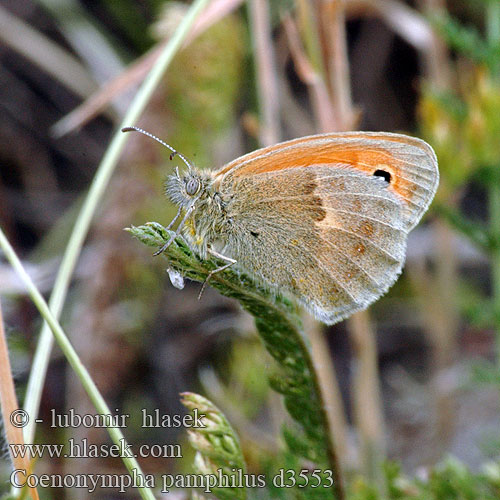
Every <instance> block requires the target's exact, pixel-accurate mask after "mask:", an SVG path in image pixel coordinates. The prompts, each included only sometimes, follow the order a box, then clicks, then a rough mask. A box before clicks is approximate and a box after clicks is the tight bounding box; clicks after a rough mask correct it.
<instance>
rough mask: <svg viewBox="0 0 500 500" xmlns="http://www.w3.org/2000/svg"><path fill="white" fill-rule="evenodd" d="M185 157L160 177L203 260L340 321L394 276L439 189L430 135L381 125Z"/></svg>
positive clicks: (384, 288) (322, 317) (322, 318)
mask: <svg viewBox="0 0 500 500" xmlns="http://www.w3.org/2000/svg"><path fill="white" fill-rule="evenodd" d="M129 130H136V131H139V132H141V133H144V134H146V135H148V136H150V137H152V138H154V139H156V140H158V141H159V142H161V143H162V144H164V145H165V146H167V147H168V148H169V149H170V150H171V151H172V155H171V157H172V156H173V155H176V154H177V155H179V156H180V157H181V159H182V160H183V161H184V162H185V164H186V165H187V169H186V170H185V172H183V173H182V174H181V173H180V172H179V169H176V171H175V172H174V173H173V174H172V175H170V176H169V177H168V179H167V182H166V194H167V196H168V198H169V199H170V200H171V201H172V202H173V203H175V204H177V205H178V207H179V210H178V213H177V215H176V217H175V218H174V219H173V220H172V222H171V223H170V225H169V227H168V229H170V228H171V227H172V226H173V224H174V223H175V222H176V221H178V220H179V219H180V222H179V225H178V227H177V231H176V233H175V235H174V236H172V238H171V239H170V241H168V242H167V243H166V244H165V245H164V246H163V247H162V248H161V249H160V250H159V251H158V252H157V254H158V253H161V252H163V251H164V250H165V249H166V248H167V247H168V246H169V245H170V244H171V243H172V241H173V239H174V237H175V236H177V235H178V234H179V233H181V232H182V235H183V236H184V238H185V239H186V241H187V243H188V245H189V246H190V247H191V249H192V250H193V251H194V252H195V253H197V254H198V255H199V256H200V257H202V258H206V257H207V256H208V255H212V256H215V257H217V258H219V259H221V260H222V261H223V262H225V264H224V265H223V266H221V267H220V268H218V269H216V270H215V271H212V273H211V274H210V275H209V277H210V276H211V275H213V274H214V273H216V272H219V271H221V270H223V269H226V268H228V267H230V266H236V267H237V268H238V269H241V270H243V271H245V272H246V273H247V274H249V275H251V276H253V277H254V279H256V280H257V281H258V282H260V283H262V284H264V285H265V286H267V287H269V288H270V289H273V290H276V291H277V292H278V293H281V294H283V295H288V296H292V297H294V298H295V299H296V300H297V301H298V302H299V303H300V304H301V305H302V306H304V307H305V308H306V309H307V310H308V311H309V312H310V313H312V314H313V315H314V316H315V317H316V318H317V319H318V320H320V321H322V322H324V323H326V324H333V323H336V322H338V321H340V320H342V319H344V318H346V317H348V316H350V315H351V314H352V313H354V312H356V311H359V310H362V309H365V308H366V307H368V306H369V305H370V304H371V303H373V302H374V301H376V300H377V299H378V298H379V297H380V296H382V295H383V294H384V293H386V292H387V290H388V289H389V288H390V287H391V285H393V284H394V282H395V281H396V279H397V278H398V276H399V274H400V273H401V270H402V267H403V265H404V261H405V254H406V244H407V238H408V233H409V232H410V231H411V230H412V229H413V228H414V227H415V226H416V225H417V223H418V222H419V221H420V219H421V218H422V215H423V214H424V213H425V211H426V210H427V208H428V207H429V205H430V203H431V201H432V199H433V197H434V195H435V193H436V190H437V187H438V183H439V171H438V166H437V159H436V155H435V153H434V151H433V149H432V148H431V146H429V145H428V144H427V143H426V142H424V141H422V140H420V139H417V138H413V137H409V136H406V135H401V134H393V133H383V132H346V133H329V134H320V135H313V136H309V137H302V138H299V139H293V140H290V141H286V142H282V143H279V144H276V145H273V146H269V147H265V148H262V149H258V150H256V151H254V152H252V153H249V154H246V155H244V156H241V157H239V158H237V159H235V160H233V161H232V162H230V163H228V164H227V165H225V166H223V167H222V168H220V169H219V170H215V171H206V170H199V169H197V168H195V167H194V166H193V165H192V164H191V163H190V162H189V161H188V160H187V159H186V158H185V157H183V156H182V155H180V154H179V153H178V152H177V151H175V150H174V149H173V148H172V147H171V146H169V145H168V144H166V143H164V142H163V141H161V140H160V139H158V138H157V137H155V136H153V135H152V134H149V133H148V132H146V131H144V130H142V129H138V128H136V127H127V128H126V129H124V131H129Z"/></svg>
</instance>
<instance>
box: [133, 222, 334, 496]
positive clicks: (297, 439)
mask: <svg viewBox="0 0 500 500" xmlns="http://www.w3.org/2000/svg"><path fill="white" fill-rule="evenodd" d="M129 231H130V232H131V233H132V234H133V235H134V236H135V237H136V238H138V239H139V240H140V241H142V242H143V243H145V244H146V245H149V246H152V247H155V248H158V247H160V246H162V245H163V244H164V243H165V242H166V241H168V239H169V238H170V236H171V235H172V234H173V233H172V232H171V231H167V230H166V229H165V228H164V227H163V226H161V225H160V224H158V223H156V222H150V223H148V224H146V225H144V226H140V227H132V228H131V229H129ZM163 255H164V256H165V257H166V258H167V259H168V261H169V265H170V267H171V268H172V269H174V270H175V271H178V272H179V273H181V274H182V275H183V276H184V277H186V278H189V279H192V280H195V281H200V282H203V281H204V280H205V279H206V278H207V276H208V274H209V272H210V271H211V270H213V269H217V268H218V267H220V266H221V264H222V263H221V262H218V261H217V260H214V259H209V260H206V261H202V260H201V259H200V258H199V257H197V256H196V255H194V254H193V253H192V252H191V251H190V249H189V248H188V246H187V245H186V243H185V242H184V241H183V239H182V238H177V239H176V240H175V241H174V243H173V244H172V245H170V247H169V248H168V249H167V250H166V252H165V253H164V254H163ZM210 284H211V286H213V287H214V288H216V289H217V290H219V291H220V292H221V293H222V294H223V295H226V296H228V297H232V298H235V299H237V300H238V301H239V302H240V304H241V305H242V307H243V308H244V309H246V310H247V311H249V312H250V313H251V314H252V315H253V316H254V318H255V324H256V326H257V330H258V333H259V335H260V337H261V339H262V341H263V343H264V345H265V347H266V349H267V350H268V352H269V353H270V354H271V356H272V357H273V358H274V359H275V360H276V361H277V362H278V365H279V370H278V371H277V372H276V373H274V374H273V375H272V376H271V385H272V387H273V388H274V389H275V390H276V391H277V392H279V393H280V394H282V395H283V396H284V402H285V406H286V408H287V410H288V412H289V413H290V415H291V416H292V418H293V419H294V420H295V421H296V422H297V423H298V424H300V429H301V430H299V428H294V429H293V431H291V430H287V431H285V440H286V442H287V444H288V447H289V449H290V451H291V452H292V453H293V454H294V455H295V456H296V457H297V458H305V459H307V460H312V461H313V462H314V463H315V464H317V465H318V466H319V467H321V468H322V469H325V468H327V469H333V475H334V478H335V480H336V481H337V480H338V476H337V474H338V469H337V468H336V467H337V464H336V463H332V462H335V460H332V457H333V451H332V450H331V448H330V447H331V438H330V436H329V434H328V426H327V421H326V415H325V412H324V408H323V404H322V400H321V397H320V391H319V388H318V385H317V384H318V383H317V379H316V374H315V371H314V367H313V365H312V361H311V356H310V351H309V346H308V343H307V339H306V338H305V335H304V332H303V330H302V325H301V322H300V318H299V316H298V315H297V312H296V309H295V307H294V306H293V305H292V304H291V303H290V302H289V301H288V300H287V299H285V298H283V297H277V296H275V295H273V294H271V293H270V292H269V290H267V289H266V288H265V287H263V286H261V285H260V284H258V283H255V282H254V281H253V280H251V279H250V278H249V277H248V276H246V275H244V274H241V273H238V272H237V271H235V270H232V269H226V270H224V271H222V272H219V273H216V274H215V275H214V276H212V278H211V280H210ZM295 465H297V466H298V467H299V461H296V462H295ZM299 468H300V467H299ZM298 491H299V492H300V494H301V495H302V494H303V495H305V496H304V497H302V496H300V497H297V498H306V496H307V498H322V495H323V494H324V492H325V491H326V489H322V488H315V489H314V491H313V490H312V488H303V489H300V490H298ZM298 495H299V493H298ZM311 495H315V496H314V497H313V496H311Z"/></svg>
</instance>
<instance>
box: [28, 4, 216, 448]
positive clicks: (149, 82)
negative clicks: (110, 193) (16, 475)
mask: <svg viewBox="0 0 500 500" xmlns="http://www.w3.org/2000/svg"><path fill="white" fill-rule="evenodd" d="M208 1H209V0H195V1H194V2H193V4H192V6H191V8H190V9H189V11H188V12H187V14H186V16H185V17H184V19H183V20H182V22H181V23H180V24H179V27H178V28H177V30H176V31H175V33H174V35H173V36H172V38H171V39H170V41H169V43H168V44H167V45H166V46H165V49H164V50H163V51H162V52H161V53H160V55H159V57H158V59H157V61H156V63H155V65H154V67H153V69H152V70H151V72H150V73H149V75H148V76H147V78H146V79H145V80H144V82H143V84H142V86H141V88H140V89H139V91H138V92H137V95H136V96H135V98H134V101H133V102H132V104H131V106H130V108H129V109H128V111H127V113H126V114H125V117H124V118H123V121H122V123H121V124H120V126H119V127H118V130H117V132H116V133H115V135H114V137H113V139H112V141H111V143H110V145H109V147H108V149H107V150H106V153H105V154H104V157H103V159H102V161H101V163H100V165H99V167H98V169H97V173H96V175H95V177H94V179H93V181H92V184H91V186H90V189H89V192H88V194H87V197H86V199H85V201H84V203H83V206H82V208H81V211H80V213H79V215H78V217H77V220H76V222H75V226H74V228H73V232H72V233H71V236H70V238H69V241H68V245H67V247H66V250H65V252H64V256H63V259H62V262H61V267H60V268H59V272H58V274H57V277H56V280H55V283H54V288H53V291H52V294H51V296H50V300H49V306H50V310H51V311H52V313H53V315H54V317H55V318H56V319H58V318H59V317H60V315H61V311H62V308H63V305H64V301H65V300H66V295H67V292H68V287H69V283H70V280H71V275H72V274H73V271H74V269H75V265H76V262H77V260H78V257H79V255H80V252H81V249H82V246H83V242H84V240H85V237H86V236H87V233H88V230H89V227H90V223H91V221H92V218H93V216H94V214H95V211H96V207H97V205H98V203H99V201H100V200H101V198H102V195H103V193H104V191H105V189H106V187H107V185H108V183H109V180H110V178H111V175H112V173H113V171H114V169H115V167H116V164H117V163H118V159H119V156H120V154H121V152H122V150H123V148H124V146H125V142H126V134H123V133H122V132H121V131H120V130H121V128H122V127H125V126H128V125H134V124H135V123H136V121H137V120H138V118H139V116H140V115H141V113H142V112H143V111H144V109H145V107H146V105H147V103H148V102H149V100H150V98H151V96H152V94H153V92H154V90H155V89H156V87H157V86H158V84H159V83H160V81H161V79H162V77H163V75H164V74H165V71H166V69H167V68H168V65H169V64H170V62H171V61H172V59H173V57H174V55H175V54H176V53H177V52H178V50H179V49H180V48H181V46H182V43H183V41H184V40H185V39H186V36H187V35H188V33H189V30H190V28H191V27H192V25H193V23H194V21H195V20H196V18H197V16H198V15H199V14H200V12H201V11H202V9H203V8H204V7H205V6H206V4H207V3H208ZM52 345H53V337H52V335H51V331H50V328H49V325H48V324H47V322H45V323H44V325H43V327H42V331H41V334H40V338H39V341H38V345H37V349H36V352H35V356H34V360H33V367H32V370H31V373H30V377H29V380H28V388H27V394H26V400H25V403H24V408H25V410H26V411H27V412H28V415H30V417H31V418H30V423H29V425H28V426H27V427H26V428H25V429H24V431H25V432H24V438H25V441H26V443H32V442H33V438H34V435H35V419H36V415H37V414H38V409H39V406H40V398H41V394H42V388H43V384H44V381H45V376H46V373H47V366H48V363H49V357H50V352H51V350H52Z"/></svg>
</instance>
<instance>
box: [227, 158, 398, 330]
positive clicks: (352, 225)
mask: <svg viewBox="0 0 500 500" xmlns="http://www.w3.org/2000/svg"><path fill="white" fill-rule="evenodd" d="M293 174H294V175H293V176H290V172H287V171H277V172H269V173H265V174H259V175H255V176H251V177H245V178H240V179H239V180H237V181H234V183H233V184H232V186H231V192H232V193H233V195H234V196H233V202H232V203H230V204H229V206H228V216H229V217H230V219H231V221H232V231H233V232H232V233H231V236H230V238H229V240H228V245H227V249H226V251H227V252H228V253H229V255H230V256H231V257H234V258H235V259H236V260H237V262H238V265H239V266H240V267H241V268H243V269H244V270H245V271H247V272H251V273H253V274H254V275H255V276H256V277H257V278H258V279H260V280H262V281H263V282H264V283H266V284H267V285H269V286H271V287H275V288H276V289H278V290H279V291H281V292H284V293H290V294H292V295H294V296H295V297H296V298H297V299H298V300H299V301H300V302H301V303H302V304H303V305H304V306H305V307H306V308H307V309H308V310H309V311H310V312H311V313H312V314H314V315H315V316H316V317H317V318H318V319H320V320H321V321H323V322H325V323H329V324H330V323H335V322H337V321H340V320H341V319H343V318H345V317H347V316H349V315H350V314H352V313H353V312H355V311H357V310H360V309H364V308H365V307H367V306H368V305H369V304H370V303H372V302H374V301H375V300H376V299H377V298H378V297H380V296H381V295H382V294H383V293H385V292H386V291H387V289H388V288H389V287H390V286H391V285H392V284H393V283H394V281H395V280H396V278H397V276H398V275H399V273H400V272H401V267H402V265H403V262H404V256H405V246H406V237H407V230H406V228H405V225H404V222H403V217H402V213H403V208H404V207H403V204H402V202H401V200H399V199H398V198H397V197H396V196H394V195H393V194H392V193H391V192H390V191H389V190H388V189H387V185H386V183H385V181H384V180H382V179H380V178H377V177H373V176H366V175H365V174H360V173H359V172H356V171H354V170H352V169H339V168H331V167H310V168H307V169H305V168H298V169H296V170H295V171H294V173H293Z"/></svg>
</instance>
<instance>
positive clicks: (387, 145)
mask: <svg viewBox="0 0 500 500" xmlns="http://www.w3.org/2000/svg"><path fill="white" fill-rule="evenodd" d="M317 166H331V168H334V169H338V168H349V167H350V168H352V169H354V170H356V171H357V172H359V173H365V174H366V175H368V176H372V175H375V176H377V175H381V176H385V178H389V186H388V189H389V190H390V191H391V192H392V193H393V194H395V195H396V196H397V197H399V198H400V199H401V200H402V201H403V202H404V204H403V206H404V210H403V214H402V218H403V221H404V224H405V226H406V228H407V230H408V231H409V230H410V229H412V228H413V227H414V226H415V225H416V224H417V223H418V221H419V220H420V218H421V216H422V214H423V213H424V212H425V210H426V209H427V208H428V206H429V204H430V202H431V200H432V198H433V197H434V194H435V191H436V189H437V185H438V181H439V174H438V169H437V161H436V156H435V154H434V151H433V150H432V148H431V147H430V146H429V145H428V144H426V143H425V142H424V141H421V140H420V139H416V138H411V137H408V136H404V135H400V134H389V133H378V132H347V133H332V134H322V135H315V136H310V137H303V138H301V139H294V140H291V141H287V142H283V143H280V144H276V145H274V146H270V147H267V148H263V149H259V150H257V151H254V152H253V153H249V154H247V155H244V156H242V157H240V158H238V159H236V160H234V161H233V162H231V163H229V164H227V165H226V166H225V167H223V168H222V169H221V170H219V171H218V172H217V177H216V179H218V182H219V183H220V184H221V185H223V184H224V182H227V181H228V180H230V179H231V178H237V177H245V176H252V175H260V174H264V173H266V172H276V171H281V170H289V169H292V170H293V169H296V168H299V167H309V168H310V167H317Z"/></svg>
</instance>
